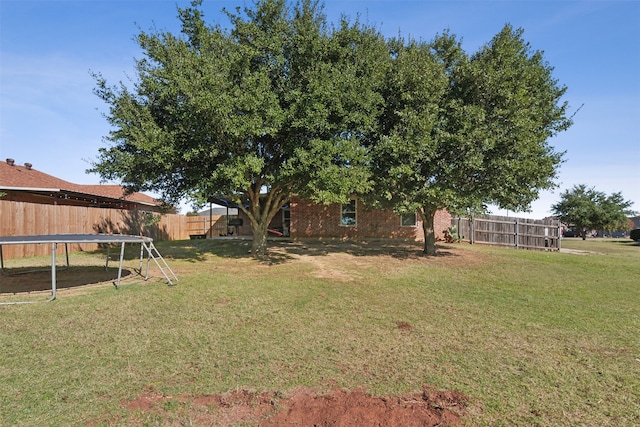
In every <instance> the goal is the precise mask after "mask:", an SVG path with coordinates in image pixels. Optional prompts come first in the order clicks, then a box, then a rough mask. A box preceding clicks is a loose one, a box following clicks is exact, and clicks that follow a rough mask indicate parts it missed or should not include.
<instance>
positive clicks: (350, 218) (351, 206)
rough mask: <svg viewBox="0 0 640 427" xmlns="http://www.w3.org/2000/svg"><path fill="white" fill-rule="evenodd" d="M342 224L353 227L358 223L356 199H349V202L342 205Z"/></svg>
mask: <svg viewBox="0 0 640 427" xmlns="http://www.w3.org/2000/svg"><path fill="white" fill-rule="evenodd" d="M340 225H343V226H347V227H352V226H354V225H356V201H355V200H354V199H351V200H349V203H347V204H344V205H342V218H341V221H340Z"/></svg>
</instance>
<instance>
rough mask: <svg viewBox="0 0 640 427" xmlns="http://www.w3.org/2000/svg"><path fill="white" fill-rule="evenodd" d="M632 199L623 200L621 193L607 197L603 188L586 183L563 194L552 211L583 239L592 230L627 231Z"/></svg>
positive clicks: (631, 213)
mask: <svg viewBox="0 0 640 427" xmlns="http://www.w3.org/2000/svg"><path fill="white" fill-rule="evenodd" d="M632 204H633V202H631V201H628V200H624V198H623V197H622V193H619V192H618V193H613V194H611V195H609V196H607V195H606V194H605V193H603V192H602V191H597V190H596V189H595V188H593V187H587V186H586V185H585V184H579V185H575V186H574V187H573V188H571V189H569V190H566V191H564V192H563V193H562V194H560V201H559V202H558V203H556V204H554V205H553V206H552V207H551V209H552V213H553V214H554V215H556V216H557V217H558V218H560V220H561V221H562V222H563V223H565V224H567V225H570V226H573V227H575V228H577V229H578V230H580V234H581V236H582V239H583V240H584V239H586V238H587V232H588V231H590V230H609V231H614V230H628V229H629V217H630V216H632V215H633V214H634V213H635V212H634V211H633V210H631V209H630V208H631V206H632Z"/></svg>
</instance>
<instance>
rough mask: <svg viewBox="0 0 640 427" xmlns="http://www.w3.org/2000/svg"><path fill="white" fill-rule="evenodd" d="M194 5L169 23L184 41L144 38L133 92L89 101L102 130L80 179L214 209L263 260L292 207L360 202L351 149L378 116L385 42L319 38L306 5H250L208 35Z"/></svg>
mask: <svg viewBox="0 0 640 427" xmlns="http://www.w3.org/2000/svg"><path fill="white" fill-rule="evenodd" d="M200 5H201V1H194V2H193V3H192V5H191V7H189V8H186V9H178V11H179V19H180V21H181V23H182V36H175V35H173V34H170V33H155V34H148V33H145V32H142V33H141V34H140V35H139V36H138V43H139V44H140V47H141V48H142V49H143V51H144V54H145V57H144V58H143V59H140V60H138V61H137V68H136V71H137V75H138V76H137V77H138V80H137V81H136V82H135V88H134V89H133V90H130V89H128V88H127V87H126V86H125V85H123V84H122V83H121V84H120V85H119V86H118V87H110V86H108V85H107V83H106V81H105V80H104V78H102V77H101V76H100V75H96V79H97V89H96V93H97V95H98V96H100V97H101V98H102V99H103V100H104V101H105V102H106V103H107V104H109V105H110V111H109V114H108V115H107V119H108V121H109V122H110V124H111V125H112V127H113V130H112V131H111V132H110V134H109V136H108V137H106V140H107V141H108V142H109V143H110V146H109V147H106V148H101V149H100V153H99V156H98V159H97V161H96V162H95V163H94V164H93V165H92V169H90V171H91V172H96V173H99V174H100V175H101V176H102V177H103V179H107V180H111V179H118V180H120V181H121V182H122V183H123V184H124V185H125V186H126V187H127V188H128V189H130V190H132V191H139V190H155V191H158V192H159V193H161V194H162V196H163V197H164V198H165V199H167V200H170V201H176V200H179V199H181V198H182V197H184V196H187V197H189V198H191V199H192V200H195V201H200V202H203V201H206V200H207V198H209V197H212V196H216V197H225V198H228V199H230V200H231V201H233V202H235V203H237V204H238V206H239V209H241V210H242V211H243V212H244V213H245V214H246V215H247V217H248V218H249V222H250V225H251V227H252V230H253V247H252V249H253V253H254V255H256V256H262V255H264V254H265V251H266V238H267V227H268V224H269V222H270V221H271V219H272V218H273V217H274V216H275V215H276V214H277V213H278V211H279V209H281V207H282V206H283V205H284V204H285V203H286V202H287V200H288V199H289V197H290V196H291V195H292V194H297V195H300V196H303V197H307V198H309V199H312V200H314V201H316V202H320V203H331V202H343V203H344V202H346V201H347V200H348V196H349V195H350V194H353V193H363V192H366V191H367V190H369V187H370V183H369V177H370V171H369V169H368V165H367V163H366V151H365V149H364V147H363V144H362V142H361V141H362V140H363V138H365V137H366V135H368V134H369V133H370V132H371V131H372V130H373V129H374V127H375V124H376V120H377V116H378V114H379V111H380V109H381V105H382V102H383V99H382V96H381V95H380V93H379V88H378V86H379V85H380V84H381V82H382V79H383V77H384V75H385V71H386V70H385V67H386V66H387V63H388V52H387V48H386V44H385V41H384V38H383V37H381V36H380V34H379V33H378V32H376V31H375V30H373V29H371V28H367V27H365V26H362V25H360V23H359V22H355V23H353V24H352V23H349V22H347V21H346V20H345V19H343V20H342V21H341V22H340V24H339V25H338V26H337V27H335V28H334V27H331V28H330V27H329V26H328V24H327V22H326V19H325V16H324V15H323V14H322V7H321V6H320V5H319V4H318V2H317V1H312V0H300V1H298V2H297V3H295V5H293V6H292V7H291V8H290V4H289V3H288V2H286V1H285V0H258V1H256V2H255V4H254V6H253V8H245V9H244V13H241V11H240V8H237V9H236V12H235V13H231V12H228V11H227V16H228V17H229V19H230V21H231V24H232V28H231V29H230V30H226V29H223V28H221V27H220V26H214V27H211V26H208V25H207V24H206V23H205V21H204V19H203V16H202V11H201V10H200V9H199V6H200Z"/></svg>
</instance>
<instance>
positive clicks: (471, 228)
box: [469, 215, 476, 245]
mask: <svg viewBox="0 0 640 427" xmlns="http://www.w3.org/2000/svg"><path fill="white" fill-rule="evenodd" d="M469 234H470V235H471V236H470V237H469V243H470V244H472V245H473V244H474V243H475V241H476V221H475V219H474V218H473V215H470V216H469Z"/></svg>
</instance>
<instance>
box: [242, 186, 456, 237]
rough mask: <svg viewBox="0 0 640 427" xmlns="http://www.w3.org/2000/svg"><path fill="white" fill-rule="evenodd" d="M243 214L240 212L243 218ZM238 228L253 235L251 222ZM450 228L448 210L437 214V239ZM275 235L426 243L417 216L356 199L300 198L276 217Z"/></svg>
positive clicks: (244, 219) (273, 228) (435, 228)
mask: <svg viewBox="0 0 640 427" xmlns="http://www.w3.org/2000/svg"><path fill="white" fill-rule="evenodd" d="M243 216H244V214H243V213H242V212H239V217H240V218H241V219H242V218H243ZM242 224H243V225H242V226H240V227H238V234H239V235H251V227H250V225H249V222H248V220H247V219H246V217H245V218H243V221H242ZM450 225H451V215H450V214H449V213H448V212H447V211H446V210H441V211H438V212H437V213H436V216H435V221H434V230H435V233H436V239H443V238H444V231H445V230H446V229H447V228H448V227H449V226H450ZM269 228H270V230H272V232H274V234H276V235H278V234H280V233H282V235H284V236H291V237H293V238H305V237H314V238H338V239H357V238H399V239H410V240H418V241H422V240H424V232H423V229H422V220H421V219H420V216H419V215H417V214H416V213H413V214H404V215H396V214H395V213H393V212H392V211H391V210H382V209H365V207H364V206H363V205H362V204H361V203H360V202H359V201H358V199H357V197H353V198H352V199H351V200H350V202H349V203H347V204H344V205H341V204H331V205H326V206H325V205H320V204H317V203H314V202H311V201H307V200H302V199H299V198H294V199H292V200H291V201H290V202H289V204H288V205H287V206H285V207H284V208H282V209H281V212H280V213H279V214H278V215H276V216H275V218H274V219H273V220H272V221H271V224H270V226H269Z"/></svg>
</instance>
